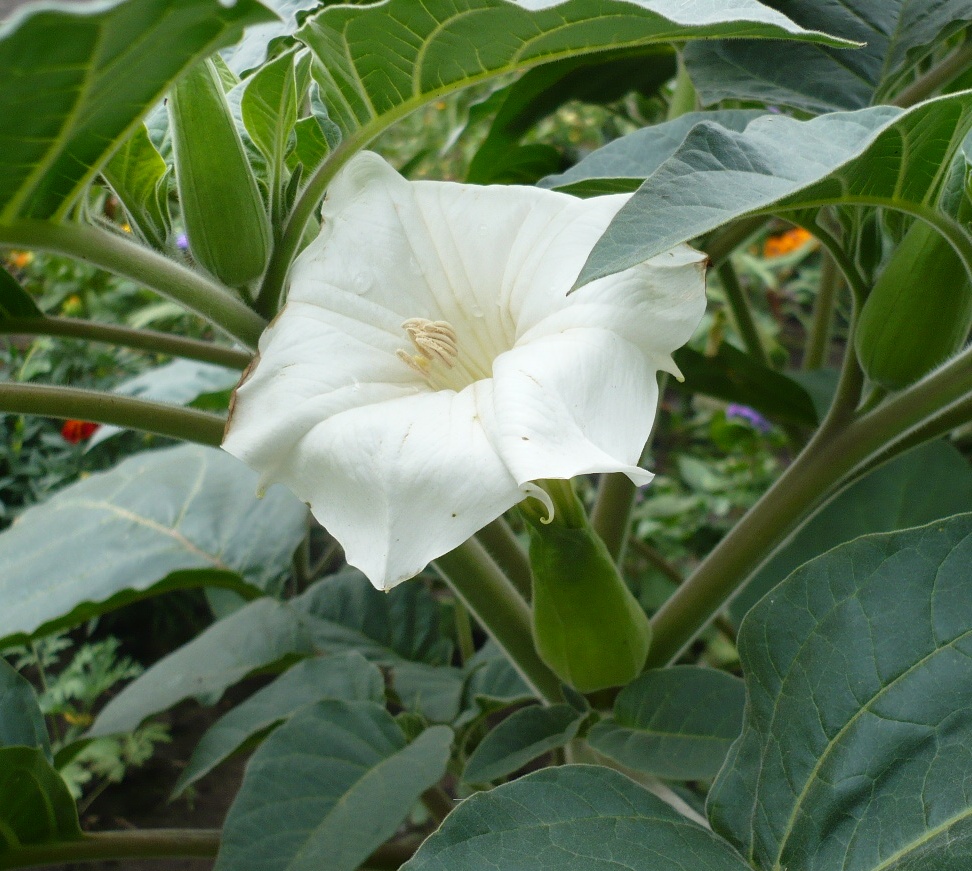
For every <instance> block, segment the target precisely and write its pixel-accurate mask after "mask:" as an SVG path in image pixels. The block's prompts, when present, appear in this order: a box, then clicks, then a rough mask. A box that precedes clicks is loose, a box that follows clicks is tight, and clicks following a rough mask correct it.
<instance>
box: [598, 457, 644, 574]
mask: <svg viewBox="0 0 972 871" xmlns="http://www.w3.org/2000/svg"><path fill="white" fill-rule="evenodd" d="M637 492H638V488H637V487H635V485H634V484H632V483H631V480H630V479H629V478H628V476H627V475H625V474H622V473H621V472H610V473H606V474H603V475H601V480H600V483H599V484H598V488H597V499H596V501H595V502H594V508H593V510H592V511H591V526H592V527H594V531H595V532H596V533H597V534H598V536H599V537H600V539H601V540H602V541H603V542H604V544H605V545H606V546H607V549H608V553H610V554H611V558H612V559H613V560H614V561H615V562H618V561H619V560H620V559H621V554H622V553H624V545H625V542H627V540H628V530H629V529H630V527H631V522H630V521H631V510H632V509H633V508H634V503H635V494H636V493H637Z"/></svg>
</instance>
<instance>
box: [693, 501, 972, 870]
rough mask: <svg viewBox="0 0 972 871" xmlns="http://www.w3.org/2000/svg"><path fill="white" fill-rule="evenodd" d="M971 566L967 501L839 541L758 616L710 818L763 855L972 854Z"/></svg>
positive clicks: (830, 864) (955, 861)
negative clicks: (901, 525) (906, 525)
mask: <svg viewBox="0 0 972 871" xmlns="http://www.w3.org/2000/svg"><path fill="white" fill-rule="evenodd" d="M970 565H972V515H969V514H963V515H958V516H956V517H952V518H950V519H948V520H943V521H940V522H936V523H933V524H930V525H928V526H923V527H919V528H917V529H912V530H907V531H904V532H894V533H889V534H884V535H872V536H865V537H864V538H859V539H857V540H856V541H853V542H850V543H848V544H845V545H842V546H840V547H838V548H836V549H834V550H832V551H830V552H828V553H826V554H824V555H823V556H821V557H819V558H817V559H815V560H813V561H812V562H810V563H807V564H806V565H804V566H802V567H801V568H800V569H798V570H797V571H796V572H794V573H793V574H792V575H790V577H789V578H787V580H786V581H784V582H783V583H782V584H781V585H780V586H779V587H777V588H776V589H775V590H774V591H773V592H772V593H771V594H769V595H768V596H766V598H764V599H763V600H762V601H761V602H760V603H759V604H758V605H756V607H755V608H753V610H752V611H750V613H749V614H748V615H747V617H746V619H745V620H744V621H743V625H742V630H741V632H740V635H739V653H740V657H741V659H742V664H743V671H744V674H745V676H746V690H747V705H746V716H745V721H744V725H743V733H742V737H741V738H740V740H739V741H738V742H737V743H736V744H735V745H734V746H733V749H732V751H731V753H730V755H729V758H728V760H727V761H726V765H725V767H724V768H723V769H722V772H721V774H720V776H719V778H718V780H717V781H716V783H715V785H714V786H713V789H712V791H711V792H710V795H709V818H710V819H711V821H712V824H713V827H714V828H715V829H716V830H717V831H718V832H720V833H721V834H722V835H723V836H725V837H727V838H729V839H730V840H732V841H733V842H734V843H735V844H736V845H737V846H738V847H739V849H740V850H741V851H742V853H743V854H744V855H745V856H747V857H749V858H750V860H751V861H752V862H753V865H754V867H757V868H776V869H782V868H787V869H792V871H825V869H826V871H832V869H835V868H840V869H844V871H891V869H895V871H897V869H901V871H904V869H907V871H961V869H965V868H969V867H972V837H970V834H972V829H970V820H972V797H970V791H969V789H968V784H969V783H970V782H972V755H970V753H969V747H970V746H972V708H970V706H969V705H968V703H967V701H966V700H967V699H968V698H969V695H970V693H972V668H969V662H970V658H972V598H970V596H969V566H970Z"/></svg>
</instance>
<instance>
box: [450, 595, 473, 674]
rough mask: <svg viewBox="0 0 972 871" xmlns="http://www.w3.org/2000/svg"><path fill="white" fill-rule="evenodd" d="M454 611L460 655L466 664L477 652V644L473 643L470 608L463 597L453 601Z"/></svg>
mask: <svg viewBox="0 0 972 871" xmlns="http://www.w3.org/2000/svg"><path fill="white" fill-rule="evenodd" d="M452 608H453V613H454V614H455V624H456V642H457V644H458V645H459V657H460V659H461V660H462V664H463V665H465V664H466V663H467V662H469V660H470V659H472V658H473V656H474V655H475V654H476V645H475V644H474V643H473V632H472V621H471V620H470V619H469V610H468V609H467V608H466V606H465V605H464V604H463V602H462V599H459V598H456V600H455V602H454V603H453V606H452Z"/></svg>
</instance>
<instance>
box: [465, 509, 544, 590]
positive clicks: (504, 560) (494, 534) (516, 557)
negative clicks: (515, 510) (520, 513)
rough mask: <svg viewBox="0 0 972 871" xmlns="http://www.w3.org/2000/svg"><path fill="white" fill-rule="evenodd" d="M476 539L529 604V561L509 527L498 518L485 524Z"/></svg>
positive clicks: (530, 588) (530, 587)
mask: <svg viewBox="0 0 972 871" xmlns="http://www.w3.org/2000/svg"><path fill="white" fill-rule="evenodd" d="M476 538H478V539H479V542H480V544H482V545H483V547H485V548H486V550H487V552H488V553H489V555H490V556H491V557H492V558H493V559H494V560H496V564H497V565H498V566H499V567H500V569H501V570H502V571H503V573H504V574H505V575H506V576H507V577H508V578H509V579H510V580H511V581H512V582H513V586H514V587H516V591H517V592H518V593H519V594H520V595H521V596H522V597H523V600H524V601H525V602H529V601H530V599H531V597H532V596H533V575H532V574H531V571H530V559H529V557H528V556H527V554H526V551H525V550H524V549H523V548H522V547H521V546H520V542H519V541H517V538H516V534H515V533H514V532H513V530H512V529H511V528H510V525H509V524H508V523H507V522H506V521H505V520H504V519H503V518H502V517H498V518H497V519H496V520H494V521H493V522H492V523H489V524H487V525H486V526H484V527H483V528H482V529H480V530H479V532H477V533H476Z"/></svg>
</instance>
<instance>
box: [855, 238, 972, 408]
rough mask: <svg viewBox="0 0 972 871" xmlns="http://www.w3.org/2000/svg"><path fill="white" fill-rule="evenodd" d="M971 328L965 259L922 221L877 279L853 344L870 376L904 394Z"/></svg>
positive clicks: (971, 288) (971, 308) (970, 295)
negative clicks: (903, 390) (905, 388)
mask: <svg viewBox="0 0 972 871" xmlns="http://www.w3.org/2000/svg"><path fill="white" fill-rule="evenodd" d="M970 324H972V284H970V283H969V278H968V274H967V273H966V271H965V266H964V265H963V263H962V259H961V258H960V257H959V256H958V254H957V253H956V252H955V249H954V248H952V246H951V245H950V244H949V243H948V241H947V240H946V239H945V238H944V237H943V236H942V235H941V234H940V233H939V232H938V231H937V230H936V229H934V228H933V227H931V226H929V225H928V224H926V223H925V222H924V221H920V220H919V221H915V222H914V224H912V226H911V228H910V229H909V230H908V232H907V233H906V234H905V237H904V239H902V240H901V244H900V245H898V247H897V248H896V249H895V251H894V252H893V253H892V254H891V257H890V259H889V260H888V263H887V265H886V266H885V267H884V270H883V271H882V272H881V274H880V276H878V280H877V282H875V284H874V289H873V290H872V291H871V294H870V296H868V298H867V302H866V303H865V304H864V308H863V309H862V311H861V317H860V320H859V322H858V324H857V332H856V334H855V337H854V344H855V347H856V349H857V356H858V359H859V360H860V362H861V367H862V368H863V369H864V372H865V373H866V374H867V376H868V378H870V379H871V380H872V381H873V382H874V383H875V384H879V385H881V386H882V387H885V388H887V389H888V390H900V389H901V388H903V387H907V386H908V385H909V384H911V383H913V382H915V381H917V380H918V379H919V378H921V377H922V376H923V375H926V374H927V373H928V372H930V371H931V370H932V369H934V368H935V367H936V366H937V365H938V364H939V363H942V362H944V361H945V360H947V359H948V358H949V357H951V356H952V355H953V354H954V353H955V352H956V351H958V349H959V348H961V347H962V345H963V344H964V343H965V340H966V338H967V337H968V334H969V327H970Z"/></svg>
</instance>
